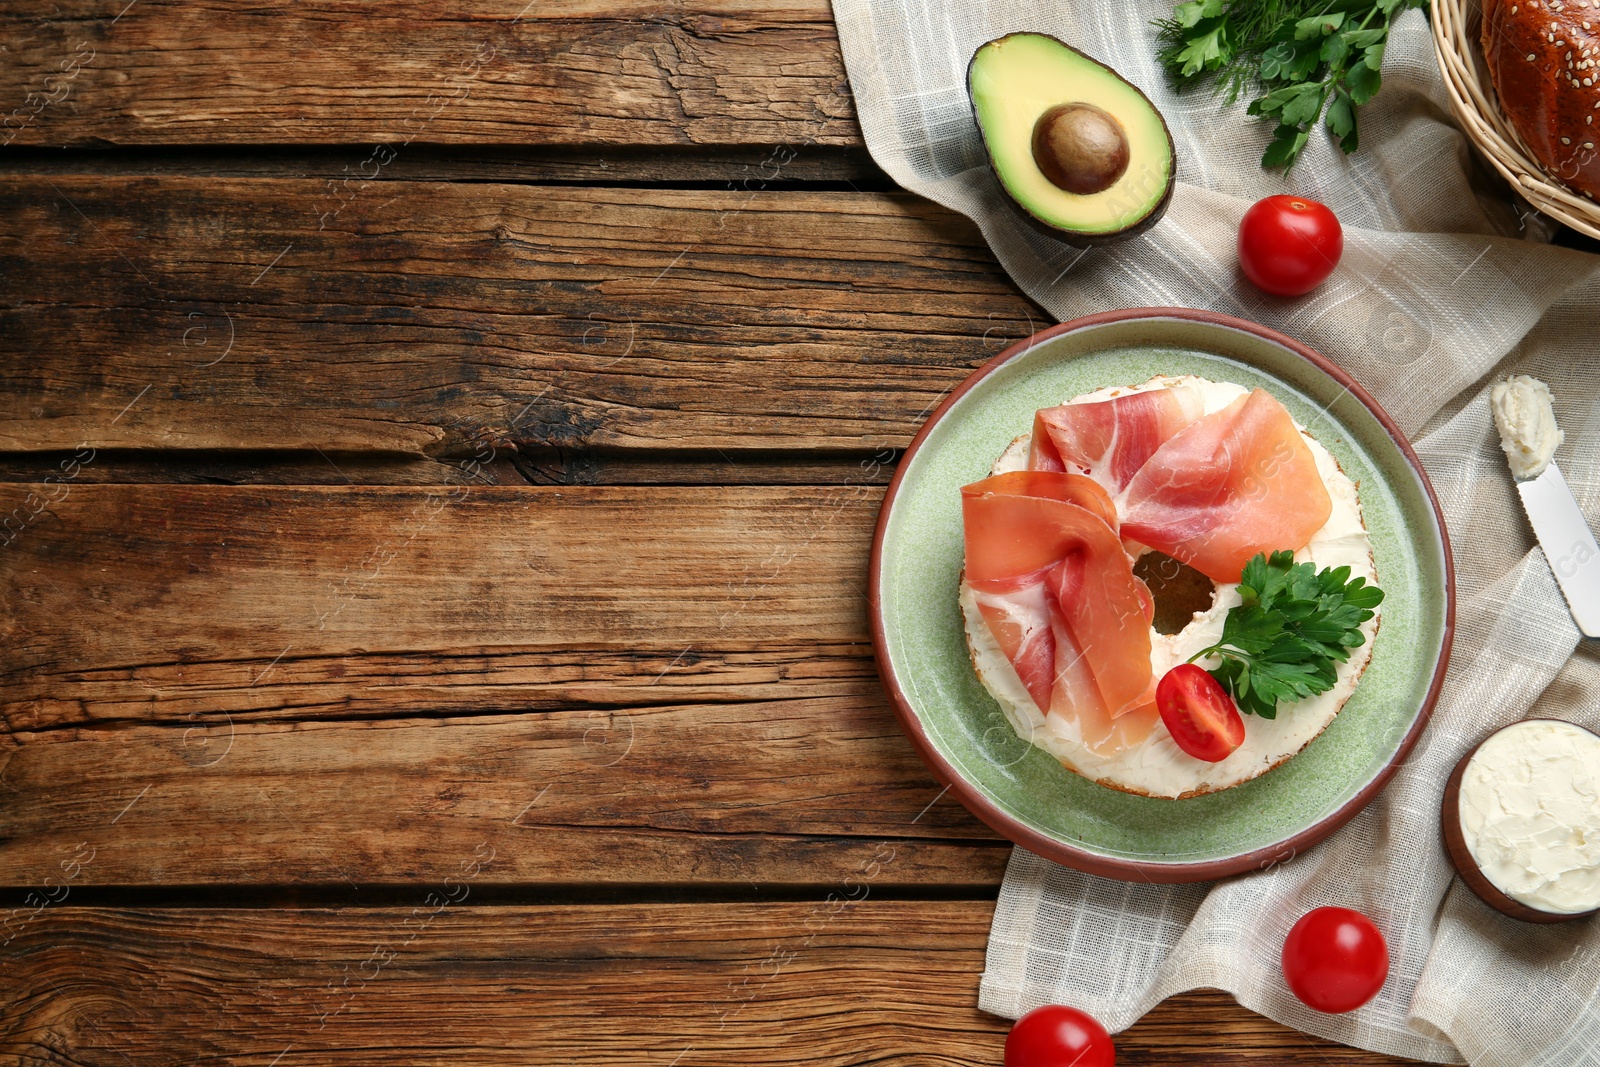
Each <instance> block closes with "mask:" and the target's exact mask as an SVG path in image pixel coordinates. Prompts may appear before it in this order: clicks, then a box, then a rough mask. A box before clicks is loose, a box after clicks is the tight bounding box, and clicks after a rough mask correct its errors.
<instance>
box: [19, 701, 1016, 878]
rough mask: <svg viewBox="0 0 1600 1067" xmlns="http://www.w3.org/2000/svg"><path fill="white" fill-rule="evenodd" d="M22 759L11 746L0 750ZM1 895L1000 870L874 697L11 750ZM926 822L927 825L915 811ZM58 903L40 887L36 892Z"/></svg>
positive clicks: (148, 732) (112, 739)
mask: <svg viewBox="0 0 1600 1067" xmlns="http://www.w3.org/2000/svg"><path fill="white" fill-rule="evenodd" d="M18 740H20V742H21V743H17V741H18ZM0 797H4V798H5V800H4V803H3V804H0V884H4V885H11V886H19V887H32V886H40V887H47V886H49V885H52V884H54V882H52V881H49V879H50V878H51V876H52V875H56V874H59V872H58V871H57V870H56V866H57V860H58V857H59V856H60V855H62V854H64V852H70V851H72V850H73V849H74V848H76V847H77V846H78V844H79V843H80V842H82V843H84V844H85V845H86V847H87V848H89V849H92V850H93V852H94V859H93V862H92V863H87V864H85V865H84V867H83V869H82V871H81V872H79V873H78V875H77V876H76V879H75V884H78V885H84V886H88V885H101V886H107V885H263V884H274V885H286V884H287V885H323V886H335V885H350V886H353V887H354V886H362V885H374V884H376V885H404V884H420V883H428V882H437V881H439V880H440V879H443V878H445V877H447V876H450V875H452V874H453V873H454V871H455V864H456V862H457V861H458V860H459V859H460V858H461V857H462V856H463V855H468V854H470V853H471V852H472V850H473V848H474V847H475V846H477V845H478V844H479V843H480V842H484V843H487V845H488V846H489V847H492V848H493V849H495V850H496V853H497V856H498V859H497V861H496V863H495V865H494V867H493V869H492V870H489V871H486V872H485V874H484V876H483V877H484V880H485V882H486V883H491V884H499V885H515V886H525V885H536V886H558V887H559V886H582V885H599V884H628V885H635V884H647V885H700V886H706V885H738V886H743V885H751V886H770V885H791V884H792V885H816V884H828V883H833V882H837V881H838V880H839V879H841V878H843V877H846V876H848V875H849V874H850V873H851V872H852V871H854V870H855V869H856V867H857V865H858V864H860V863H861V862H863V858H864V857H869V856H871V855H872V854H873V853H874V852H875V851H876V850H878V849H879V848H884V849H888V850H892V851H894V852H895V854H896V856H897V860H896V863H895V864H894V866H893V868H892V869H891V870H890V871H889V872H887V873H886V874H885V875H884V883H885V884H895V885H926V884H935V885H940V886H945V887H954V886H964V887H967V888H968V889H985V890H987V889H989V888H990V887H993V886H995V885H998V884H999V881H1000V876H1001V873H1002V869H1003V867H1004V863H1005V859H1006V855H1007V854H1008V852H1009V851H1010V850H1009V847H1008V846H1007V845H1006V844H1005V843H1004V842H1003V841H1000V840H999V839H998V838H996V837H995V835H993V834H992V833H991V832H989V831H988V830H987V829H985V828H984V827H983V826H982V825H981V824H979V823H978V822H977V821H976V820H975V819H973V818H972V817H971V816H970V815H968V814H967V813H966V812H965V810H964V809H962V808H961V807H960V805H958V804H956V803H955V802H953V801H951V800H949V799H944V800H939V798H940V797H941V790H940V787H939V785H938V783H937V782H935V781H934V780H933V778H932V776H931V775H930V774H929V773H928V772H927V770H926V769H925V768H924V767H923V766H922V765H921V763H920V762H919V761H918V759H917V757H916V755H915V754H914V753H913V752H912V750H911V747H910V745H909V744H908V743H907V742H906V741H905V739H904V738H903V737H902V736H901V734H900V732H899V729H898V728H897V726H896V724H895V721H894V717H893V715H892V714H891V713H890V712H889V710H888V708H887V707H885V706H884V704H883V702H882V699H881V697H879V696H878V695H877V693H876V687H875V686H874V685H872V684H871V683H857V684H855V686H854V687H853V691H851V692H848V693H847V694H846V695H844V696H841V697H831V698H830V697H815V698H804V699H789V700H778V701H766V702H746V703H738V704H714V705H699V706H687V707H681V706H667V707H640V708H630V709H613V710H605V711H600V710H590V711H581V710H579V711H568V712H542V713H527V712H521V711H520V710H516V705H515V704H512V705H511V710H508V711H507V712H506V713H503V714H501V715H497V716H494V717H492V718H484V717H445V718H429V719H383V720H357V721H342V722H318V723H310V722H307V723H296V724H269V723H242V722H237V721H234V720H230V719H228V718H226V717H224V718H221V719H218V718H217V717H215V716H212V717H201V716H196V717H195V718H194V719H193V720H192V721H191V722H188V723H180V724H177V725H174V726H172V727H165V728H163V727H151V726H131V725H130V726H127V727H124V728H121V729H110V728H105V727H101V728H97V729H73V730H58V731H53V732H51V733H50V734H48V735H46V736H39V735H27V734H23V735H20V738H18V739H13V741H12V743H11V744H10V745H9V747H0ZM935 801H939V802H938V803H935ZM55 881H59V878H57V879H55Z"/></svg>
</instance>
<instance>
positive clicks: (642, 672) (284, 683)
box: [0, 482, 883, 732]
mask: <svg viewBox="0 0 1600 1067" xmlns="http://www.w3.org/2000/svg"><path fill="white" fill-rule="evenodd" d="M882 492H883V491H882V488H881V487H880V486H878V485H869V484H856V485H836V486H822V487H805V486H794V487H674V486H660V487H606V486H585V487H575V488H558V487H535V486H524V487H522V488H501V487H487V486H474V487H471V488H464V487H454V488H439V489H424V488H411V487H372V486H337V487H336V486H319V487H288V486H200V485H184V486H159V485H89V484H75V483H71V482H67V483H59V484H56V485H52V486H48V487H47V486H44V485H42V484H23V485H9V486H0V523H4V524H9V525H6V529H5V535H6V536H7V538H8V539H9V541H8V543H5V544H4V546H3V547H0V583H3V584H4V586H5V587H6V588H7V589H8V590H9V591H10V596H9V598H8V601H9V603H8V607H9V611H8V612H7V614H6V616H5V618H4V622H3V624H0V625H3V626H4V633H3V637H4V641H5V651H4V659H3V660H0V662H3V663H4V665H5V670H4V673H3V674H0V709H3V710H4V715H5V721H6V723H7V725H8V726H9V727H10V728H11V730H12V731H14V732H31V731H40V730H48V729H51V728H55V727H60V726H62V725H74V724H92V723H94V722H97V721H104V722H119V721H162V722H169V723H170V722H181V721H184V720H185V719H186V717H187V716H189V715H191V714H195V713H200V714H205V713H221V712H228V713H231V714H235V715H239V716H242V717H245V718H288V719H298V718H303V717H314V716H317V715H338V716H340V717H356V716H360V715H363V714H383V713H387V714H405V713H429V714H431V713H453V714H461V713H467V712H472V711H493V710H498V709H500V708H505V707H508V706H511V707H536V708H550V707H562V706H568V707H570V706H573V705H575V704H576V705H580V706H581V705H589V706H608V705H609V706H615V705H635V704H639V703H672V702H675V703H685V702H703V701H707V700H713V701H726V700H736V699H745V700H749V699H771V698H777V697H786V696H802V695H803V696H829V695H838V692H839V689H838V688H837V687H838V686H840V685H851V686H854V685H856V684H858V683H859V682H860V680H861V679H862V678H864V677H865V676H866V672H867V670H868V668H867V666H866V663H867V661H866V659H865V658H864V657H865V656H866V654H867V646H866V642H867V631H866V601H865V598H864V585H865V581H866V568H867V550H868V545H869V543H870V539H871V530H872V526H873V523H874V522H875V520H876V514H877V506H878V502H879V501H880V499H881V497H882ZM52 496H53V497H55V499H53V500H52V499H51V497H52ZM30 500H31V501H32V503H30ZM34 508H38V509H39V510H38V514H37V515H32V516H30V515H29V512H30V511H32V510H33V509H34ZM646 692H648V693H649V694H650V695H649V696H645V695H643V694H644V693H646Z"/></svg>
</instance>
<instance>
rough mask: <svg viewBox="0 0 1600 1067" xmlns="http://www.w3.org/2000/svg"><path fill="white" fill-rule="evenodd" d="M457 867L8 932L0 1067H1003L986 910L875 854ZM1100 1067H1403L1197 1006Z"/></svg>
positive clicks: (1134, 1037)
mask: <svg viewBox="0 0 1600 1067" xmlns="http://www.w3.org/2000/svg"><path fill="white" fill-rule="evenodd" d="M482 855H487V853H482ZM461 862H462V863H465V864H467V865H468V866H467V867H466V868H463V870H462V871H461V872H458V878H457V880H455V881H454V882H452V884H451V886H448V887H447V886H445V885H443V884H441V885H439V886H437V887H433V888H431V889H425V888H421V887H419V889H418V893H417V901H416V906H415V907H414V908H411V909H406V908H385V909H375V910H362V909H343V910H339V911H321V910H317V911H303V910H288V909H272V910H251V911H244V910H228V909H195V910H173V909H167V910H154V909H152V910H105V909H86V908H76V907H71V906H61V907H55V908H50V909H47V910H45V911H43V912H41V913H39V914H38V915H37V916H33V917H32V918H31V920H30V921H27V922H25V923H21V924H20V926H18V923H17V922H16V921H14V926H18V932H17V933H16V934H15V935H14V936H13V937H12V939H11V941H10V944H8V945H6V946H4V947H0V960H4V963H5V966H3V967H0V1054H3V1055H5V1056H6V1057H7V1058H14V1059H16V1060H17V1061H19V1062H26V1063H38V1064H55V1065H61V1067H100V1065H106V1067H111V1065H114V1064H115V1065H125V1064H127V1063H128V1062H135V1063H145V1062H177V1063H189V1062H195V1061H201V1062H206V1061H210V1060H216V1061H219V1062H228V1063H234V1064H251V1065H257V1067H266V1065H267V1064H271V1063H274V1062H276V1063H278V1064H280V1065H282V1067H290V1065H292V1067H314V1065H319V1064H329V1065H338V1067H347V1065H360V1064H383V1065H387V1064H391V1063H395V1062H405V1063H416V1064H457V1063H460V1064H468V1063H470V1064H502V1063H503V1064H513V1063H514V1064H527V1063H542V1064H544V1063H548V1064H554V1063H560V1064H606V1065H611V1064H617V1063H643V1064H657V1065H659V1067H667V1065H668V1064H671V1063H679V1064H696V1065H707V1067H709V1065H715V1064H734V1065H739V1067H764V1065H774V1067H775V1065H801V1064H805V1065H840V1067H843V1065H847V1064H868V1063H871V1064H881V1065H896V1067H900V1065H904V1067H910V1065H913V1064H915V1065H919V1067H920V1065H924V1064H929V1063H938V1064H946V1065H950V1067H957V1065H965V1067H992V1065H994V1064H998V1063H999V1062H1000V1058H1001V1046H1002V1044H1003V1042H1004V1037H1005V1033H1006V1030H1007V1028H1008V1026H1009V1024H1008V1023H1007V1022H1006V1021H1005V1020H1003V1019H998V1018H995V1017H993V1016H989V1015H985V1014H983V1013H981V1012H979V1011H978V1010H977V1008H976V1006H975V1005H976V1001H977V984H978V976H979V974H980V973H981V972H982V969H983V952H984V944H985V941H986V939H987V936H988V927H989V918H990V911H991V908H992V905H991V904H989V903H987V902H964V901H954V902H930V901H892V900H880V899H875V898H873V896H872V891H873V888H874V886H875V885H876V879H875V878H874V877H871V874H872V872H873V871H874V869H876V870H877V871H879V872H882V871H885V870H888V869H891V868H892V867H893V865H894V863H895V862H896V861H895V860H894V859H893V858H887V855H886V858H885V859H882V860H879V861H873V862H874V863H875V864H876V868H874V867H873V866H870V865H869V866H868V867H867V868H863V870H862V871H860V872H857V876H856V877H855V878H854V879H852V882H851V884H850V885H849V886H846V885H844V884H843V883H841V884H840V885H839V886H837V887H836V888H835V890H834V891H833V893H832V894H831V896H823V895H820V894H819V897H818V899H817V900H816V901H815V902H814V903H782V904H746V905H692V904H690V905H685V904H675V905H674V904H666V905H629V906H607V907H545V908H526V907H474V906H470V902H471V893H472V888H473V881H472V879H471V878H468V877H466V875H465V872H466V871H469V870H471V869H472V865H473V864H474V863H477V865H478V867H479V869H480V870H482V871H483V872H485V873H487V872H488V871H490V870H492V869H493V867H494V864H495V863H497V862H498V856H496V857H495V858H494V859H492V860H490V861H489V862H488V863H487V864H483V863H481V862H478V860H477V859H476V858H475V857H474V856H473V855H472V854H471V853H468V854H466V855H464V856H463V857H462V858H461ZM849 897H859V898H861V899H860V900H859V901H854V902H853V901H851V900H849V899H847V898H849ZM457 898H459V900H457ZM1117 1062H1118V1063H1119V1064H1122V1065H1124V1067H1144V1065H1152V1067H1153V1065H1157V1064H1159V1065H1162V1067H1167V1065H1171V1064H1173V1063H1180V1062H1181V1063H1189V1062H1194V1063H1206V1064H1213V1065H1217V1067H1245V1065H1250V1064H1262V1065H1265V1064H1273V1065H1280V1067H1295V1065H1299V1064H1304V1065H1307V1067H1326V1065H1328V1064H1365V1065H1373V1067H1375V1065H1379V1064H1389V1063H1399V1062H1401V1061H1398V1060H1391V1059H1388V1058H1386V1057H1382V1056H1375V1055H1373V1054H1371V1053H1367V1052H1360V1051H1357V1050H1355V1049H1350V1048H1346V1047H1342V1046H1337V1045H1333V1044H1330V1043H1328V1042H1324V1041H1320V1040H1318V1039H1316V1038H1312V1037H1308V1036H1306V1035H1303V1034H1300V1033H1297V1032H1294V1031H1291V1030H1288V1029H1286V1028H1285V1027H1282V1026H1279V1025H1277V1024H1276V1023H1273V1022H1270V1021H1269V1020H1266V1019H1263V1018H1261V1017H1260V1016H1258V1015H1255V1014H1253V1013H1251V1012H1247V1011H1245V1010H1244V1009H1242V1008H1239V1007H1238V1006H1237V1005H1235V1004H1234V1003H1233V1002H1232V999H1231V998H1229V997H1227V996H1226V995H1224V994H1221V993H1214V992H1199V993H1191V994H1186V995H1184V996H1180V997H1176V998H1174V999H1172V1000H1169V1001H1167V1002H1166V1003H1164V1004H1162V1005H1160V1006H1159V1007H1157V1008H1156V1010H1155V1011H1153V1012H1151V1013H1150V1015H1148V1016H1146V1017H1145V1018H1144V1019H1143V1020H1141V1021H1140V1022H1139V1023H1138V1024H1136V1025H1135V1026H1134V1027H1133V1028H1132V1029H1130V1030H1128V1031H1127V1032H1125V1033H1123V1034H1120V1035H1118V1037H1117Z"/></svg>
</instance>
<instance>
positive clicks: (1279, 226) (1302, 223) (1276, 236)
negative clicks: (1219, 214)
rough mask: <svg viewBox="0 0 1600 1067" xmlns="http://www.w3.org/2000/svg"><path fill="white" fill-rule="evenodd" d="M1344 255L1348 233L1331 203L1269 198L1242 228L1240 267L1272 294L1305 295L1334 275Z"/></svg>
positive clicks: (1251, 212) (1248, 215) (1254, 209)
mask: <svg viewBox="0 0 1600 1067" xmlns="http://www.w3.org/2000/svg"><path fill="white" fill-rule="evenodd" d="M1343 254H1344V230H1343V229H1341V228H1340V226H1339V220H1338V219H1337V218H1335V217H1334V214H1333V212H1332V211H1330V210H1328V207H1327V205H1326V204H1319V203H1317V202H1316V201H1315V200H1307V199H1306V198H1305V197H1303V196H1269V197H1267V198H1266V199H1265V200H1258V201H1257V202H1256V203H1254V204H1252V205H1251V207H1250V210H1249V211H1246V212H1245V213H1244V218H1243V219H1242V220H1241V221H1240V223H1239V266H1240V268H1241V269H1242V270H1243V271H1244V276H1245V277H1246V278H1249V279H1250V280H1251V281H1253V282H1255V283H1256V284H1257V285H1258V286H1260V287H1261V288H1263V289H1265V290H1266V291H1267V292H1269V293H1276V294H1277V295H1278V296H1300V295H1302V294H1304V293H1309V292H1310V291H1311V290H1313V289H1315V288H1316V287H1317V286H1319V285H1321V284H1322V283H1323V282H1325V281H1327V279H1328V275H1330V274H1332V273H1333V268H1334V267H1336V266H1338V265H1339V257H1340V256H1341V255H1343Z"/></svg>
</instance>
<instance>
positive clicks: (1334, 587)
mask: <svg viewBox="0 0 1600 1067" xmlns="http://www.w3.org/2000/svg"><path fill="white" fill-rule="evenodd" d="M1239 595H1240V596H1241V597H1243V598H1244V602H1243V603H1242V604H1239V605H1237V606H1236V607H1234V608H1233V609H1232V610H1230V611H1229V612H1228V617H1227V619H1226V620H1224V621H1223V624H1222V639H1221V640H1220V641H1218V642H1217V643H1216V644H1214V645H1212V646H1211V647H1210V648H1208V649H1205V650H1204V651H1201V652H1197V653H1195V654H1194V655H1193V656H1191V657H1190V658H1189V662H1190V663H1193V662H1194V661H1195V660H1197V659H1204V658H1205V657H1206V656H1218V657H1221V659H1222V662H1221V663H1220V664H1218V665H1217V666H1216V667H1214V668H1212V670H1211V676H1212V677H1213V678H1215V679H1216V680H1217V681H1218V682H1221V683H1222V688H1224V689H1226V690H1227V691H1228V692H1229V693H1230V694H1231V695H1232V696H1233V699H1234V702H1235V703H1237V704H1238V705H1239V710H1240V711H1243V712H1248V713H1250V714H1252V715H1259V716H1261V717H1262V718H1263V719H1275V718H1277V716H1278V704H1279V703H1280V702H1282V701H1285V700H1304V699H1305V698H1306V697H1308V696H1312V695H1313V694H1316V693H1326V692H1327V691H1328V690H1330V689H1332V688H1333V684H1334V681H1335V679H1336V671H1337V670H1338V668H1337V667H1336V666H1335V664H1336V663H1343V662H1345V661H1346V660H1348V659H1349V658H1350V649H1352V648H1356V647H1358V646H1359V645H1361V644H1364V643H1365V642H1366V636H1365V635H1364V634H1362V632H1361V624H1362V623H1364V622H1366V621H1367V620H1368V619H1370V618H1372V614H1373V612H1372V609H1373V608H1375V607H1377V606H1378V605H1379V604H1381V603H1383V590H1382V589H1379V588H1378V587H1377V586H1375V585H1368V584H1367V580H1366V579H1365V578H1357V579H1355V580H1354V581H1352V580H1351V579H1350V568H1349V567H1339V568H1338V569H1335V570H1330V569H1327V568H1324V569H1323V570H1322V571H1320V572H1319V571H1318V570H1317V569H1316V567H1315V566H1314V565H1312V564H1310V563H1296V562H1295V561H1294V553H1293V552H1274V553H1273V554H1272V555H1271V556H1270V557H1268V556H1267V555H1265V554H1264V553H1261V554H1257V555H1256V556H1255V557H1254V558H1253V559H1251V560H1250V562H1249V563H1246V564H1245V565H1244V574H1243V575H1242V576H1241V578H1240V579H1239Z"/></svg>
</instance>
